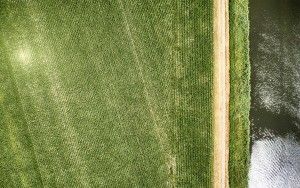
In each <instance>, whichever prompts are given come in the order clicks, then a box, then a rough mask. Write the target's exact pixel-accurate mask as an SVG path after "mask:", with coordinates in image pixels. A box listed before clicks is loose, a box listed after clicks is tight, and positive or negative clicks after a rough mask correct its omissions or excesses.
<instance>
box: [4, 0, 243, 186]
mask: <svg viewBox="0 0 300 188" xmlns="http://www.w3.org/2000/svg"><path fill="white" fill-rule="evenodd" d="M246 10H247V0H238V1H231V2H230V11H231V12H232V13H230V19H231V18H232V19H231V20H230V29H231V30H230V34H231V35H232V36H231V37H230V45H231V48H230V53H231V58H230V60H231V66H232V68H231V71H230V73H231V83H232V85H231V90H232V93H231V97H232V99H233V100H231V103H230V115H231V119H230V123H231V124H232V125H233V126H232V128H231V129H230V131H231V132H230V136H231V138H230V152H231V153H230V164H229V167H230V171H229V174H230V185H232V187H244V186H246V185H247V179H246V177H245V176H247V168H248V167H247V161H248V155H249V154H248V150H247V147H245V146H247V145H248V111H249V109H248V104H249V95H248V93H249V87H248V82H249V70H248V69H249V63H248V18H247V11H246ZM212 16H213V0H179V1H174V0H99V1H75V0H74V1H53V0H43V1H42V0H32V1H29V0H28V1H25V0H24V1H8V0H7V1H5V0H4V1H1V2H0V20H1V21H0V151H1V152H0V187H4V188H11V187H211V186H212V181H213V180H212V158H213V156H212V150H213V145H212V144H213V140H212V138H213V135H212V88H213V86H212V82H213V81H212V78H213V59H212V58H213V57H212V54H213V32H212V29H213V17H212ZM235 27H238V29H235ZM241 89H242V91H245V92H244V94H242V95H239V91H240V90H241ZM244 105H246V108H244V107H243V106H244Z"/></svg>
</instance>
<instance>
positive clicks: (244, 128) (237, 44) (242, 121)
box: [229, 0, 250, 188]
mask: <svg viewBox="0 0 300 188" xmlns="http://www.w3.org/2000/svg"><path fill="white" fill-rule="evenodd" d="M229 10H230V11H229V14H230V15H229V19H230V85H231V86H230V156H229V184H230V187H238V188H239V187H247V185H248V168H249V157H250V152H249V151H250V150H249V140H250V139H249V138H250V137H249V125H250V122H249V111H250V62H249V20H248V0H231V1H230V4H229Z"/></svg>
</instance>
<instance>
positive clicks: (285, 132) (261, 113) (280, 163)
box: [249, 0, 300, 188]
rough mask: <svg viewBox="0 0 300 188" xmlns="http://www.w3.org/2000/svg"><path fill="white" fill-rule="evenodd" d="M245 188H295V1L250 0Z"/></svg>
mask: <svg viewBox="0 0 300 188" xmlns="http://www.w3.org/2000/svg"><path fill="white" fill-rule="evenodd" d="M250 25H251V26H250V58H251V65H252V73H251V85H252V86H251V89H252V92H251V97H252V103H251V113H250V118H251V124H252V145H251V147H252V148H251V152H252V153H251V165H250V175H249V179H250V180H249V181H250V182H249V187H251V188H254V187H255V188H269V187H272V188H277V187H295V188H299V187H300V0H250Z"/></svg>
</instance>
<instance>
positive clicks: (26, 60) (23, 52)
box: [16, 46, 32, 66]
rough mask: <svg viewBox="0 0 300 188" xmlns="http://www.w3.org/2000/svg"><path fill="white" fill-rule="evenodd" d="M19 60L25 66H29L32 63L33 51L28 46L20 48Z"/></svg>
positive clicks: (17, 54)
mask: <svg viewBox="0 0 300 188" xmlns="http://www.w3.org/2000/svg"><path fill="white" fill-rule="evenodd" d="M16 56H17V60H18V62H20V63H21V64H22V65H23V66H25V65H26V66H28V65H30V64H31V62H32V51H31V50H30V48H29V47H28V46H24V47H22V48H20V49H19V50H18V51H17V53H16Z"/></svg>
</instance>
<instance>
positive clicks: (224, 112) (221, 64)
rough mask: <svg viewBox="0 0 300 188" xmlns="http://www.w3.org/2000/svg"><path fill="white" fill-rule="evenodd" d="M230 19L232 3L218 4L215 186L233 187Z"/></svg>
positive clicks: (214, 108)
mask: <svg viewBox="0 0 300 188" xmlns="http://www.w3.org/2000/svg"><path fill="white" fill-rule="evenodd" d="M228 28H229V19H228V0H215V1H214V26H213V29H214V34H213V35H214V36H213V37H214V86H213V87H214V88H213V90H214V92H213V99H214V104H213V135H214V150H213V187H215V188H225V187H229V182H228V156H229V34H228V33H229V29H228Z"/></svg>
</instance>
